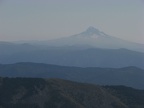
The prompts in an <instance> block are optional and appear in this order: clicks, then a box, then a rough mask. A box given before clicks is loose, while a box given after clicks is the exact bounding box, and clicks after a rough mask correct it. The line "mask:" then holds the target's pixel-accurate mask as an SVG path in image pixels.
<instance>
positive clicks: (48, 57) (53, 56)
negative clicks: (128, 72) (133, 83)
mask: <svg viewBox="0 0 144 108" xmlns="http://www.w3.org/2000/svg"><path fill="white" fill-rule="evenodd" d="M16 62H38V63H48V64H56V65H64V66H79V67H114V68H116V67H118V68H120V67H126V66H136V67H139V68H143V69H144V53H142V52H136V51H131V50H127V49H123V48H122V49H98V48H92V47H90V46H65V47H64V46H63V47H50V46H44V45H30V44H16V43H6V42H0V63H6V64H9V63H16Z"/></svg>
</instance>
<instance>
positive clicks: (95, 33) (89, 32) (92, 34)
mask: <svg viewBox="0 0 144 108" xmlns="http://www.w3.org/2000/svg"><path fill="white" fill-rule="evenodd" d="M74 37H81V38H95V39H96V38H99V37H108V35H106V34H105V33H104V32H102V31H100V30H98V29H96V28H94V27H92V26H90V27H88V29H86V30H85V31H84V32H82V33H80V34H78V35H74Z"/></svg>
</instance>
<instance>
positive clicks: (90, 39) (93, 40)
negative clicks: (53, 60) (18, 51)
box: [36, 27, 144, 52]
mask: <svg viewBox="0 0 144 108" xmlns="http://www.w3.org/2000/svg"><path fill="white" fill-rule="evenodd" d="M36 43H37V44H45V45H49V46H73V45H88V46H92V47H97V48H109V49H118V48H126V49H130V50H135V51H141V52H144V45H143V44H138V43H134V42H129V41H126V40H122V39H119V38H116V37H113V36H109V35H107V34H106V33H104V32H102V31H100V30H98V29H96V28H94V27H89V28H88V29H87V30H86V31H84V32H82V33H79V34H76V35H72V36H69V37H65V38H60V39H55V40H50V41H41V42H36Z"/></svg>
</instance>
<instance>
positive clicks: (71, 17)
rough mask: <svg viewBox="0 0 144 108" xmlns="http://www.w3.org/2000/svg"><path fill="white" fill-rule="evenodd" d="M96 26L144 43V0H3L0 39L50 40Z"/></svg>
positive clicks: (110, 33)
mask: <svg viewBox="0 0 144 108" xmlns="http://www.w3.org/2000/svg"><path fill="white" fill-rule="evenodd" d="M89 26H94V27H96V28H98V29H100V30H101V31H104V32H105V33H107V34H109V35H112V36H115V37H118V38H122V39H125V40H130V41H134V42H139V43H144V0H1V2H0V41H14V40H48V39H55V38H60V37H66V36H70V35H73V34H77V33H79V32H82V31H84V30H85V29H87V28H88V27H89Z"/></svg>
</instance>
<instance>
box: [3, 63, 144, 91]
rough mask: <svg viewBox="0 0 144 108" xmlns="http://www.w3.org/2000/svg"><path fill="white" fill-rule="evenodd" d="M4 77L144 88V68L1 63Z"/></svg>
mask: <svg viewBox="0 0 144 108" xmlns="http://www.w3.org/2000/svg"><path fill="white" fill-rule="evenodd" d="M0 76H3V77H38V78H62V79H68V80H73V81H79V82H87V83H95V84H102V85H125V86H130V87H134V88H140V89H144V83H143V82H144V70H142V69H139V68H136V67H125V68H98V67H91V68H90V67H89V68H80V67H67V66H57V65H48V64H42V63H16V64H7V65H2V64H1V65H0Z"/></svg>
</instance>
